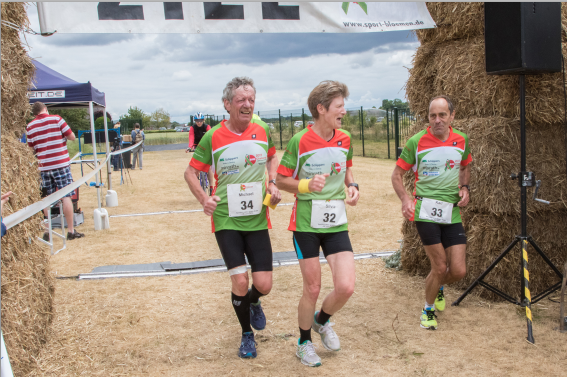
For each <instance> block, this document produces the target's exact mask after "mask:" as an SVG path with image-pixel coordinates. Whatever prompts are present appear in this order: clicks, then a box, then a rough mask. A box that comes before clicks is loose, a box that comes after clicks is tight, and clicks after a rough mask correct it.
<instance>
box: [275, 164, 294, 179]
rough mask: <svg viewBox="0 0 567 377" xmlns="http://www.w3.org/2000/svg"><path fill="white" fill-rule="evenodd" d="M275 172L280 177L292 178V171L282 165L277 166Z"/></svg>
mask: <svg viewBox="0 0 567 377" xmlns="http://www.w3.org/2000/svg"><path fill="white" fill-rule="evenodd" d="M277 172H278V174H281V175H283V176H286V177H291V176H293V169H290V168H287V167H285V166H283V165H280V166H278V171H277Z"/></svg>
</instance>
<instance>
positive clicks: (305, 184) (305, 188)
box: [297, 179, 311, 194]
mask: <svg viewBox="0 0 567 377" xmlns="http://www.w3.org/2000/svg"><path fill="white" fill-rule="evenodd" d="M309 182H311V180H310V179H302V180H301V181H299V185H298V186H297V190H298V191H299V193H300V194H307V193H309V192H311V191H309Z"/></svg>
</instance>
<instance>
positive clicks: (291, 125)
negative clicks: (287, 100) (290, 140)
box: [289, 113, 295, 137]
mask: <svg viewBox="0 0 567 377" xmlns="http://www.w3.org/2000/svg"><path fill="white" fill-rule="evenodd" d="M289 126H290V127H291V137H293V129H294V128H295V124H294V123H293V113H291V115H290V117H289Z"/></svg>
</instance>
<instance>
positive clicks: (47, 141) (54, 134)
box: [26, 102, 84, 240]
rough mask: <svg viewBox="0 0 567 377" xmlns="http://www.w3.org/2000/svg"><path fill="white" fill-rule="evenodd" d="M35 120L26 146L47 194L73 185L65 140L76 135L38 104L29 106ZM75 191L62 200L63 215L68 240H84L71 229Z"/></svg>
mask: <svg viewBox="0 0 567 377" xmlns="http://www.w3.org/2000/svg"><path fill="white" fill-rule="evenodd" d="M32 114H33V115H34V116H35V119H34V120H33V121H31V122H30V123H29V124H28V126H27V129H26V130H27V135H28V145H29V146H30V147H32V148H33V149H34V151H35V155H36V156H37V158H38V160H39V172H40V174H41V181H42V186H43V188H44V189H45V191H46V193H47V195H51V194H53V193H54V192H55V191H57V190H60V189H62V188H63V187H66V186H68V185H70V184H71V183H73V176H72V175H71V168H70V166H69V165H70V159H69V152H68V151H67V140H71V141H73V140H75V134H74V133H73V131H71V129H70V128H69V126H68V125H67V123H65V121H64V120H63V118H61V117H60V116H59V115H49V112H48V111H47V107H46V106H45V104H43V103H41V102H35V103H34V104H33V106H32ZM73 194H74V191H71V192H70V193H69V194H67V195H65V197H64V198H63V214H64V215H65V220H66V221H67V228H68V229H69V232H68V233H67V239H69V240H73V239H75V238H81V237H84V234H83V233H79V232H77V231H76V230H75V229H74V227H73V225H74V224H73V203H72V201H71V196H72V195H73Z"/></svg>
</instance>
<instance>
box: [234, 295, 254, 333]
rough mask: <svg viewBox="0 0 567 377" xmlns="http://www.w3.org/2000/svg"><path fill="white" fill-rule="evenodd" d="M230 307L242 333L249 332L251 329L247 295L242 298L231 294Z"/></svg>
mask: <svg viewBox="0 0 567 377" xmlns="http://www.w3.org/2000/svg"><path fill="white" fill-rule="evenodd" d="M232 307H233V308H234V311H235V312H236V316H237V317H238V322H240V326H241V327H242V333H243V334H244V333H245V332H251V331H252V327H250V299H249V298H248V294H246V295H244V296H237V295H235V294H234V293H232Z"/></svg>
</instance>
